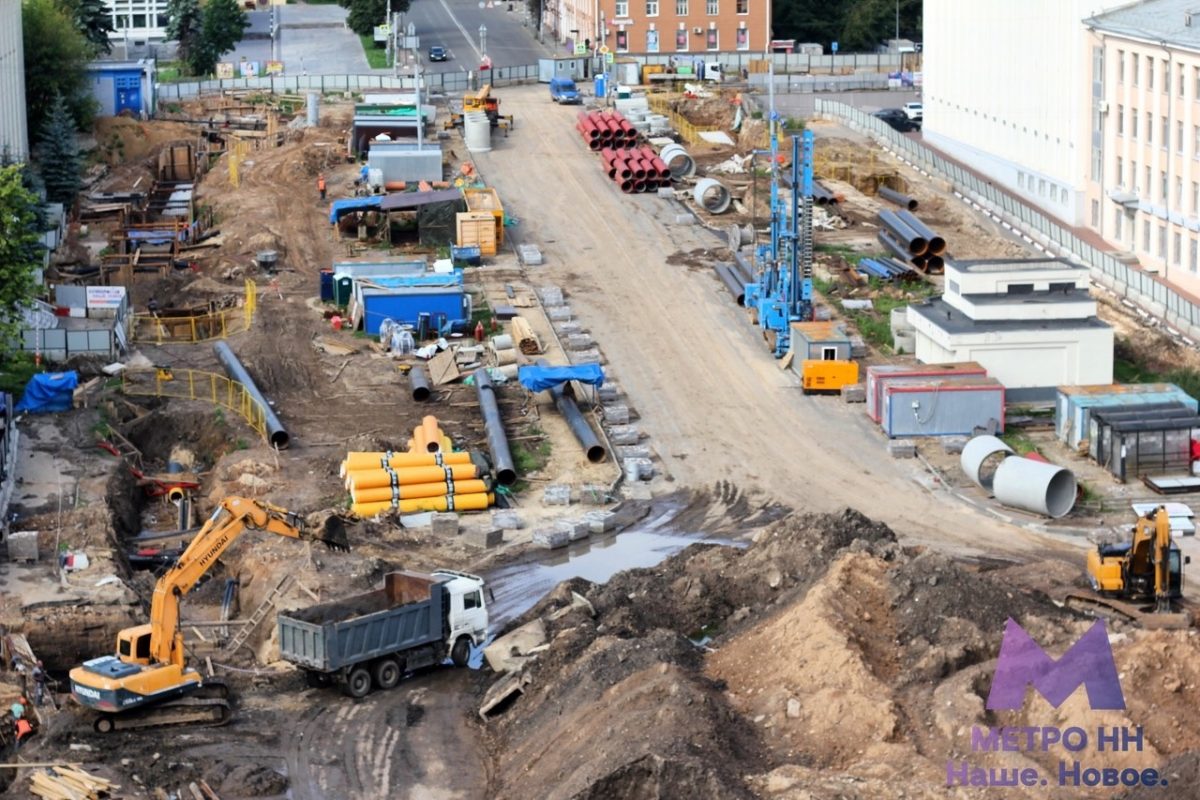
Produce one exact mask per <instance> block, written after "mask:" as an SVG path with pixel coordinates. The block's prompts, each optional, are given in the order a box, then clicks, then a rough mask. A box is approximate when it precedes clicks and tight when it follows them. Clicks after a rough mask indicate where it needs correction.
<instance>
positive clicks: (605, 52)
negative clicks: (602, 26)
mask: <svg viewBox="0 0 1200 800" xmlns="http://www.w3.org/2000/svg"><path fill="white" fill-rule="evenodd" d="M600 54H601V55H605V56H606V55H608V45H606V44H602V45H600Z"/></svg>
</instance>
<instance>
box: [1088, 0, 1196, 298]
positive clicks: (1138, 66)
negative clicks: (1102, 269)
mask: <svg viewBox="0 0 1200 800" xmlns="http://www.w3.org/2000/svg"><path fill="white" fill-rule="evenodd" d="M1084 25H1085V26H1086V33H1085V37H1086V42H1087V45H1088V64H1089V67H1090V69H1089V76H1088V82H1087V83H1086V84H1085V85H1084V86H1083V87H1081V88H1082V91H1083V92H1086V95H1087V96H1088V98H1089V102H1090V108H1089V112H1090V113H1089V124H1088V127H1087V133H1088V134H1090V136H1089V139H1090V142H1091V146H1090V148H1089V158H1088V169H1087V173H1086V178H1087V182H1086V186H1087V215H1086V219H1085V224H1086V225H1087V226H1088V227H1090V228H1092V229H1094V230H1096V231H1097V232H1098V233H1099V234H1100V235H1101V236H1102V237H1103V238H1104V239H1105V240H1107V241H1108V242H1109V243H1111V244H1113V245H1114V246H1116V247H1118V248H1120V249H1121V250H1124V251H1128V252H1129V253H1132V254H1133V256H1135V257H1136V258H1137V260H1138V262H1139V263H1140V264H1141V265H1142V267H1143V268H1145V269H1148V270H1152V271H1154V272H1157V273H1158V274H1159V275H1160V276H1161V277H1163V278H1164V279H1165V280H1167V281H1169V282H1170V283H1173V284H1175V285H1177V286H1179V287H1180V288H1181V289H1184V290H1185V291H1188V292H1190V293H1192V294H1196V295H1200V273H1198V269H1200V4H1198V3H1197V2H1196V0H1146V1H1145V2H1141V3H1137V4H1136V5H1132V6H1129V7H1127V8H1122V9H1118V10H1114V11H1111V12H1109V13H1106V14H1101V15H1098V16H1095V17H1092V18H1090V19H1087V20H1085V21H1084Z"/></svg>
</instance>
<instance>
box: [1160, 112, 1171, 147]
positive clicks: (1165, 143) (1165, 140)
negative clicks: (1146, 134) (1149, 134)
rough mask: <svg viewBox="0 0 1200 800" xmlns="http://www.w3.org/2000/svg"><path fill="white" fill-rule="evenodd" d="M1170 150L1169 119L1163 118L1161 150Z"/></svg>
mask: <svg viewBox="0 0 1200 800" xmlns="http://www.w3.org/2000/svg"><path fill="white" fill-rule="evenodd" d="M1170 148H1171V119H1170V117H1166V116H1164V117H1163V118H1162V149H1163V150H1169V149H1170Z"/></svg>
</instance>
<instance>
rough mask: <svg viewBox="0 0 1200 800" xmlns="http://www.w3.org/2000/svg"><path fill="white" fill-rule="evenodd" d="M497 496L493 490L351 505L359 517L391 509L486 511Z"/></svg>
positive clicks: (408, 511) (352, 510)
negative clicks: (395, 501)
mask: <svg viewBox="0 0 1200 800" xmlns="http://www.w3.org/2000/svg"><path fill="white" fill-rule="evenodd" d="M495 499H496V496H495V495H494V494H492V493H491V492H486V493H485V492H481V493H478V494H460V495H453V496H451V497H447V496H444V495H443V496H442V497H417V498H414V499H412V500H401V501H400V502H399V503H398V504H396V505H393V504H392V503H391V502H378V503H355V504H354V505H352V506H350V513H352V514H354V515H355V516H358V517H363V518H364V519H365V518H367V517H374V516H376V515H377V514H382V513H384V512H386V511H389V510H391V509H393V508H394V509H396V510H397V511H399V512H400V513H401V514H415V513H418V512H421V511H484V510H486V509H487V508H488V507H489V506H491V504H492V503H493V502H495Z"/></svg>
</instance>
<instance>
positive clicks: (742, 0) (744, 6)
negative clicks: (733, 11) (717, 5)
mask: <svg viewBox="0 0 1200 800" xmlns="http://www.w3.org/2000/svg"><path fill="white" fill-rule="evenodd" d="M737 13H739V14H749V13H750V0H737Z"/></svg>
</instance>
